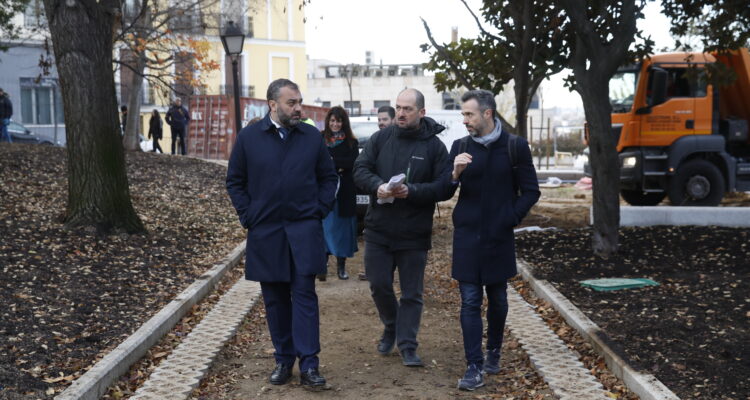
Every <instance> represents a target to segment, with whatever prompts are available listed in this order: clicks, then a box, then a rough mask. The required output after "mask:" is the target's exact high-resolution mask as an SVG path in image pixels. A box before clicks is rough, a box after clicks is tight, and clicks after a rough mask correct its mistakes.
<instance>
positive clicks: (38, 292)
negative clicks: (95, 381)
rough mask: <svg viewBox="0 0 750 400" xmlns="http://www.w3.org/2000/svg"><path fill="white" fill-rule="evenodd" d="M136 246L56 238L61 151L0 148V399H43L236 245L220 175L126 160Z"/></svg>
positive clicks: (83, 233)
mask: <svg viewBox="0 0 750 400" xmlns="http://www.w3.org/2000/svg"><path fill="white" fill-rule="evenodd" d="M127 164H128V165H127V169H128V178H129V183H130V192H131V197H132V200H133V204H134V207H135V209H136V212H137V213H138V215H139V216H140V217H141V219H142V221H143V223H144V225H145V226H146V229H147V230H148V233H147V234H138V235H128V234H125V233H118V232H115V233H112V234H107V235H104V234H102V233H99V232H97V231H96V230H95V229H75V230H66V229H65V228H64V227H63V225H62V221H63V219H64V214H65V205H66V203H67V178H66V153H65V149H62V148H52V147H45V146H33V145H24V144H5V143H3V144H2V145H0V199H1V200H2V201H1V202H0V237H2V238H3V241H2V242H0V269H1V271H2V278H1V279H0V297H1V298H2V299H3V306H4V307H3V310H2V312H0V398H2V399H24V398H34V399H37V398H51V397H53V396H54V395H55V394H57V393H59V392H60V391H61V390H63V389H64V388H65V387H66V386H67V385H69V384H70V382H72V381H73V380H74V379H76V378H77V377H78V376H80V375H81V374H83V373H84V372H85V371H86V370H87V369H88V368H90V367H91V366H92V365H93V364H94V363H95V362H96V361H97V360H98V359H100V358H101V357H102V356H103V355H105V354H106V353H107V352H108V351H110V350H111V349H113V348H114V347H116V346H117V345H118V344H120V343H121V342H122V340H124V339H125V338H126V337H128V336H129V335H130V334H132V333H133V332H134V331H135V330H136V329H138V328H139V327H140V326H141V325H142V324H143V323H144V322H145V321H147V320H148V319H149V318H150V317H151V316H152V315H153V314H155V313H156V312H157V311H158V310H160V309H161V308H162V307H163V306H164V305H166V304H167V303H168V302H169V301H171V300H172V299H173V298H174V296H175V295H177V294H178V293H180V292H181V291H182V290H184V289H185V288H186V287H187V286H188V285H189V284H191V283H192V282H193V281H194V280H195V278H196V277H198V276H199V275H201V274H202V273H204V272H205V271H206V270H208V269H209V268H210V267H211V266H212V265H213V263H215V262H217V261H218V260H220V259H221V258H223V257H224V256H225V255H226V254H227V253H228V252H229V251H231V250H232V249H233V248H234V247H235V246H236V245H237V244H238V243H239V242H240V241H242V240H243V239H244V231H243V230H242V229H241V227H240V225H239V223H237V218H236V215H235V213H234V209H233V208H232V206H231V204H230V202H229V198H228V196H227V195H226V190H225V189H224V177H225V174H226V169H225V168H224V167H221V166H218V165H214V164H210V163H206V162H203V161H199V160H195V159H191V158H185V157H173V156H163V155H156V154H144V153H129V154H127Z"/></svg>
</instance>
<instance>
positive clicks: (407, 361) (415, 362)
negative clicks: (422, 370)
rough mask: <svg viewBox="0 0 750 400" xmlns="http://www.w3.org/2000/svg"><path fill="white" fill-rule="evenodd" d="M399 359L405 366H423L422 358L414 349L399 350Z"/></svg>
mask: <svg viewBox="0 0 750 400" xmlns="http://www.w3.org/2000/svg"><path fill="white" fill-rule="evenodd" d="M401 361H402V362H403V364H404V365H406V366H407V367H423V366H424V364H422V359H420V358H419V356H418V355H417V351H416V350H414V349H403V350H401Z"/></svg>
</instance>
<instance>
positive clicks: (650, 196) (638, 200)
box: [620, 189, 667, 206]
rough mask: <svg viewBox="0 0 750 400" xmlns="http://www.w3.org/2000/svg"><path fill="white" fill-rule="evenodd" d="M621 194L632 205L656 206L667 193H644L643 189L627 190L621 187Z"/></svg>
mask: <svg viewBox="0 0 750 400" xmlns="http://www.w3.org/2000/svg"><path fill="white" fill-rule="evenodd" d="M620 194H621V195H622V198H623V200H625V201H626V202H627V203H628V204H630V205H631V206H655V205H657V204H659V203H661V201H662V200H664V198H665V197H667V194H666V193H663V192H662V193H644V192H643V191H642V190H626V189H621V190H620Z"/></svg>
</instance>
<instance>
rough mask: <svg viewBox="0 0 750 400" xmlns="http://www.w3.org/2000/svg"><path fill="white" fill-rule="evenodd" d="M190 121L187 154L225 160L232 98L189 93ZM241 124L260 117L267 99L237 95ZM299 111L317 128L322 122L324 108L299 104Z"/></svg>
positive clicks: (233, 135)
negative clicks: (238, 96) (300, 109)
mask: <svg viewBox="0 0 750 400" xmlns="http://www.w3.org/2000/svg"><path fill="white" fill-rule="evenodd" d="M189 110H190V118H191V121H190V124H188V132H187V133H188V134H187V152H188V155H191V156H194V157H199V158H205V159H212V160H228V159H229V155H230V154H231V153H232V146H234V142H235V140H236V139H237V134H236V132H235V129H234V120H235V118H234V100H233V98H232V97H231V96H227V95H199V96H192V97H191V98H190V104H189ZM240 112H241V113H242V118H241V121H242V127H245V126H247V124H248V123H249V122H250V121H251V120H252V119H253V118H255V117H260V118H263V117H265V115H266V113H268V102H267V101H266V100H263V99H255V98H250V97H241V98H240ZM302 112H303V115H304V116H305V117H307V118H310V119H312V120H313V121H315V125H316V127H317V128H318V129H319V130H322V129H323V127H324V126H325V116H326V113H327V112H328V108H324V107H316V106H309V105H303V106H302Z"/></svg>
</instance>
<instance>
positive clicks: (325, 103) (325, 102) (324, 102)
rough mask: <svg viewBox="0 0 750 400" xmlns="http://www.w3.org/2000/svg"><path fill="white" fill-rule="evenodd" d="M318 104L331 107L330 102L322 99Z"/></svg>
mask: <svg viewBox="0 0 750 400" xmlns="http://www.w3.org/2000/svg"><path fill="white" fill-rule="evenodd" d="M320 106H321V107H326V108H330V107H331V102H330V101H323V102H321V103H320Z"/></svg>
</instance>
